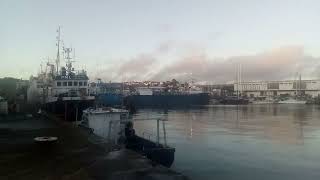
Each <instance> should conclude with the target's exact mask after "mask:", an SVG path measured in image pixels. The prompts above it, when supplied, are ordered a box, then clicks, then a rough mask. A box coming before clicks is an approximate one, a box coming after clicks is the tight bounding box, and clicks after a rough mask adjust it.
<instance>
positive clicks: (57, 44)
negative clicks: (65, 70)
mask: <svg viewBox="0 0 320 180" xmlns="http://www.w3.org/2000/svg"><path fill="white" fill-rule="evenodd" d="M57 33H58V35H57V43H56V46H57V48H58V49H57V59H56V66H57V74H58V73H59V65H60V41H61V39H60V26H59V28H58V29H57Z"/></svg>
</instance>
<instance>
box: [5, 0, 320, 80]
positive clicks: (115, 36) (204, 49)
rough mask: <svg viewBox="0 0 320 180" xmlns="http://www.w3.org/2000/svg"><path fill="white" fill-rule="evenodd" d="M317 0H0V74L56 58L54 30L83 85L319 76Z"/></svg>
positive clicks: (30, 69)
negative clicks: (84, 74) (85, 80)
mask: <svg viewBox="0 0 320 180" xmlns="http://www.w3.org/2000/svg"><path fill="white" fill-rule="evenodd" d="M319 7H320V1H317V0H314V1H311V0H305V1H301V0H265V1H260V0H224V1H221V0H126V1H124V0H114V1H111V0H104V1H97V0H96V1H82V0H76V1H71V0H70V1H64V0H55V1H49V0H19V1H18V0H16V1H12V0H1V1H0V22H1V28H0V61H1V64H0V77H8V76H11V77H17V78H23V79H28V78H29V77H30V76H31V75H36V74H37V72H38V71H39V69H40V63H41V62H46V61H47V59H48V58H49V59H50V60H51V61H53V60H54V59H55V56H56V45H55V44H56V29H57V28H58V26H61V32H62V39H63V41H64V45H65V46H66V47H68V46H69V47H73V48H74V49H75V54H76V57H75V61H76V62H75V66H76V67H78V68H85V69H86V70H87V71H88V74H89V76H90V78H91V79H92V80H94V79H96V78H102V79H103V80H105V81H124V80H170V79H172V78H177V79H178V80H187V79H189V78H193V79H196V80H198V81H206V82H211V83H221V82H227V81H232V80H234V79H235V75H236V72H235V69H236V66H237V65H238V64H241V65H242V68H243V70H242V72H243V73H242V79H243V80H278V79H279V80H280V79H292V78H294V76H295V75H296V74H297V73H301V74H302V77H303V78H313V79H318V78H319V75H320V73H318V71H317V69H318V67H320V64H319V63H318V62H320V61H319V60H320V59H319V57H320V51H319V50H318V47H319V46H318V44H319V42H320V37H319V32H320V23H318V17H320V11H319Z"/></svg>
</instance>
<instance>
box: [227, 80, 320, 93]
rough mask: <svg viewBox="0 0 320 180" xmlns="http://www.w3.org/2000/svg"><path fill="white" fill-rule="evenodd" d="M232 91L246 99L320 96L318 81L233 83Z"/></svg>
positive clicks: (319, 81)
mask: <svg viewBox="0 0 320 180" xmlns="http://www.w3.org/2000/svg"><path fill="white" fill-rule="evenodd" d="M233 86H234V91H235V92H240V94H241V95H244V96H248V97H263V96H281V95H290V96H296V95H301V96H304V95H309V96H311V97H317V96H319V94H320V80H298V81H297V80H287V81H247V82H241V83H234V85H233Z"/></svg>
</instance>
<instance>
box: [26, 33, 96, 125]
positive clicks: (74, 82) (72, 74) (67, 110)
mask: <svg viewBox="0 0 320 180" xmlns="http://www.w3.org/2000/svg"><path fill="white" fill-rule="evenodd" d="M57 32H58V36H57V57H56V64H52V63H50V62H49V60H48V62H47V63H46V68H44V70H43V69H42V66H41V72H40V73H39V75H38V76H37V77H32V78H31V79H30V87H29V89H28V101H30V102H32V103H36V104H41V108H43V109H45V110H46V111H48V112H51V113H54V114H57V115H58V116H61V118H63V119H64V120H66V121H77V120H79V119H80V118H81V115H82V110H84V109H86V108H88V107H90V106H92V105H93V103H94V100H95V97H94V96H90V94H89V87H88V84H89V77H88V76H87V72H86V71H85V70H75V69H74V67H73V65H72V63H73V62H74V59H75V53H74V50H73V49H72V48H68V47H63V48H62V50H63V55H64V56H63V59H64V60H65V63H66V65H65V66H60V50H61V47H60V42H61V39H60V27H59V29H58V30H57ZM72 52H73V53H74V54H73V57H71V53H72Z"/></svg>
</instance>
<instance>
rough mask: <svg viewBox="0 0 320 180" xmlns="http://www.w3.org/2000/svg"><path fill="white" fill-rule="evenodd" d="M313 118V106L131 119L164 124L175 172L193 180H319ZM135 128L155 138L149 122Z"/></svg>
mask: <svg viewBox="0 0 320 180" xmlns="http://www.w3.org/2000/svg"><path fill="white" fill-rule="evenodd" d="M319 115H320V108H319V107H318V106H306V105H256V106H253V105H249V106H209V107H199V108H193V109H178V110H177V109H171V110H150V109H149V110H148V109H144V110H140V111H139V112H138V113H137V114H135V115H134V118H147V117H155V116H156V117H159V116H161V117H165V118H167V119H168V121H167V122H166V127H167V128H166V129H167V135H168V139H167V141H168V143H169V144H171V145H173V146H175V147H176V148H177V151H176V161H175V168H176V169H177V170H180V171H182V172H184V173H186V174H188V175H190V176H191V177H193V178H196V179H207V178H213V177H215V178H224V179H234V178H236V177H239V176H240V177H243V179H252V178H253V179H254V177H256V176H253V177H251V176H250V175H248V174H246V173H249V172H250V171H252V170H254V171H255V173H258V174H256V175H259V176H264V177H265V178H266V179H267V177H268V179H269V178H272V179H299V178H298V177H300V178H303V177H305V176H307V177H309V176H310V177H313V176H314V175H316V176H318V175H319V177H320V173H318V172H320V171H318V170H320V169H318V167H320V158H319V156H318V154H317V152H320V147H319V144H320V131H319V128H320V126H319V125H320V124H319V120H318V118H319ZM135 128H136V129H137V132H138V133H142V132H143V131H146V130H147V131H153V132H155V124H154V123H152V122H145V121H144V122H143V123H142V122H137V123H135ZM243 158H245V159H243ZM289 161H290V162H289ZM292 163H293V164H294V165H292ZM226 164H228V165H229V166H231V167H232V168H230V167H226V166H225V165H226ZM291 166H294V167H291ZM203 167H205V168H204V169H203ZM274 168H277V169H276V170H275V169H274ZM315 169H317V171H313V170H315ZM204 171H205V172H204ZM217 171H218V172H217ZM259 172H260V173H261V174H259ZM295 172H301V173H300V175H297V174H295ZM266 173H267V175H266ZM230 174H233V175H234V176H230ZM240 179H241V178H240ZM260 179H261V178H260ZM262 179H263V178H262Z"/></svg>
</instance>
